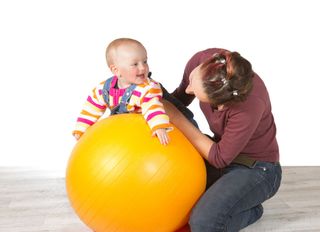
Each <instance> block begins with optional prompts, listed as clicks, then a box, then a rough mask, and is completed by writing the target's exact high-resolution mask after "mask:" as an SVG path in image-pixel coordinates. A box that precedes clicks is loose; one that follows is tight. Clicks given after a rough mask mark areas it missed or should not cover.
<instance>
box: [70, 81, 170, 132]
mask: <svg viewBox="0 0 320 232" xmlns="http://www.w3.org/2000/svg"><path fill="white" fill-rule="evenodd" d="M117 80H118V78H117V77H116V76H114V78H113V80H112V82H111V85H110V90H109V105H107V103H106V102H105V100H104V98H103V86H104V83H105V81H103V82H101V83H100V84H99V85H98V86H97V87H95V88H94V89H93V90H92V92H91V94H90V95H89V96H88V97H87V100H86V101H85V104H84V106H83V108H82V110H81V112H80V115H79V117H78V119H77V123H76V126H75V130H74V131H73V132H72V134H79V135H82V134H83V133H84V132H85V131H86V130H87V128H88V127H90V126H92V125H93V124H94V123H96V122H97V121H98V120H99V119H100V118H101V117H102V115H103V114H104V113H105V111H106V110H107V109H110V110H111V109H113V108H114V107H116V106H117V105H118V104H119V103H120V101H121V98H122V96H123V94H124V92H125V90H126V89H118V88H115V86H116V83H117ZM161 98H162V90H161V87H160V85H159V84H158V83H157V82H155V81H154V80H151V79H149V78H147V79H146V81H145V82H144V83H142V84H140V85H137V86H136V88H135V89H134V90H133V92H132V96H131V98H130V100H129V102H128V104H127V110H128V111H129V112H131V113H141V114H142V115H143V116H144V118H145V120H146V122H147V124H148V125H149V127H150V129H151V131H152V132H154V131H155V130H157V129H160V128H165V129H167V130H172V129H173V127H172V126H171V125H170V124H169V117H168V115H167V114H166V113H165V111H164V108H163V105H162V103H161V102H160V99H161Z"/></svg>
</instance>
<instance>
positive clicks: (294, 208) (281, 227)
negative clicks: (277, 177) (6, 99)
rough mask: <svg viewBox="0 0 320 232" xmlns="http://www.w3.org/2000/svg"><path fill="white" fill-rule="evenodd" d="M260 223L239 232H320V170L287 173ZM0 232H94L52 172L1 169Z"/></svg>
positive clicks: (286, 170) (294, 169) (293, 169)
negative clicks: (87, 225)
mask: <svg viewBox="0 0 320 232" xmlns="http://www.w3.org/2000/svg"><path fill="white" fill-rule="evenodd" d="M264 209H265V213H264V216H263V217H262V219H260V220H259V221H258V222H257V223H255V224H254V225H252V226H249V227H248V228H246V229H245V230H242V231H241V232H260V231H268V232H269V231H274V232H280V231H281V232H285V231H286V232H298V231H299V232H302V231H306V232H312V231H314V232H315V231H318V232H319V231H320V166H317V167H284V168H283V181H282V185H281V188H280V190H279V192H278V194H277V195H276V196H275V197H273V198H272V199H270V200H269V201H267V202H266V203H265V204H264ZM0 232H90V229H89V228H87V227H86V226H85V225H84V224H83V223H82V222H81V221H80V220H79V219H78V217H77V216H76V214H75V213H74V212H73V210H72V208H71V207H70V205H69V201H68V199H67V196H66V191H65V180H64V178H63V177H61V175H60V176H59V175H57V173H54V172H47V171H40V170H34V169H28V168H8V167H3V168H0Z"/></svg>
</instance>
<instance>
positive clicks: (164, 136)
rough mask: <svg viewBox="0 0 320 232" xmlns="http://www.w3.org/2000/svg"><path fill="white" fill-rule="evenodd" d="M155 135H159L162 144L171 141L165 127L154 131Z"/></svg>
mask: <svg viewBox="0 0 320 232" xmlns="http://www.w3.org/2000/svg"><path fill="white" fill-rule="evenodd" d="M154 135H157V137H158V139H159V140H160V143H161V144H162V145H167V144H168V143H169V136H168V133H167V131H166V129H164V128H161V129H157V130H155V132H154V133H153V136H154Z"/></svg>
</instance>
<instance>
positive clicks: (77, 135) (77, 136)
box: [73, 133, 81, 140]
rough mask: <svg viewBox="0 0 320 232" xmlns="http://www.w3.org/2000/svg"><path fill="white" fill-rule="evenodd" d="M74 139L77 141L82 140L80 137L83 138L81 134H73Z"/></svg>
mask: <svg viewBox="0 0 320 232" xmlns="http://www.w3.org/2000/svg"><path fill="white" fill-rule="evenodd" d="M73 137H75V139H76V140H79V139H80V137H81V135H80V134H77V133H75V134H73Z"/></svg>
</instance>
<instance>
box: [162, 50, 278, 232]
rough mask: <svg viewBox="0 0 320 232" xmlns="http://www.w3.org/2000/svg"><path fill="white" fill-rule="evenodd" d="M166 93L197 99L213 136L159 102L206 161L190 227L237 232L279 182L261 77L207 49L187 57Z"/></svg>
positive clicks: (235, 57) (230, 55)
mask: <svg viewBox="0 0 320 232" xmlns="http://www.w3.org/2000/svg"><path fill="white" fill-rule="evenodd" d="M172 96H173V97H175V98H176V99H178V100H180V101H181V102H182V103H183V104H184V105H185V106H187V105H189V104H190V103H191V102H192V101H193V100H194V99H195V98H197V99H198V100H199V102H200V108H201V110H202V112H203V114H204V115H205V117H206V119H207V122H208V125H209V127H210V129H211V131H212V132H213V135H214V136H213V137H212V138H211V137H209V136H207V135H204V134H202V133H201V132H200V131H199V130H198V129H197V128H196V127H195V126H194V125H193V124H192V123H190V122H189V121H188V119H187V118H186V117H185V116H184V115H183V114H182V113H181V112H180V111H179V110H178V109H177V108H176V107H175V106H174V105H172V104H171V103H170V102H168V101H164V105H165V110H166V112H167V114H168V115H169V118H170V121H171V122H172V123H173V124H175V125H176V126H177V127H178V128H179V129H180V130H181V131H182V132H183V133H184V134H185V136H186V137H187V138H188V139H189V140H190V141H191V143H192V144H193V145H194V146H195V147H196V148H197V150H198V151H199V152H200V153H201V155H202V156H203V158H204V159H205V161H206V167H207V189H206V191H205V193H204V194H203V195H202V197H201V198H200V199H199V201H198V202H197V204H196V205H195V207H194V209H193V211H192V214H191V218H190V221H189V224H190V228H191V231H192V232H209V231H210V232H217V231H239V230H240V229H242V228H244V227H246V226H248V225H250V224H252V223H254V222H255V221H257V220H258V219H259V218H260V217H261V216H262V214H263V207H262V203H263V202H264V201H265V200H267V199H269V198H271V197H272V196H273V195H274V194H275V193H276V192H277V190H278V188H279V186H280V182H281V166H280V164H279V149H278V144H277V140H276V125H275V122H274V118H273V115H272V112H271V103H270V99H269V95H268V91H267V89H266V87H265V85H264V83H263V81H262V80H261V78H260V77H259V76H258V75H257V74H256V73H254V72H253V70H252V67H251V64H250V62H249V61H247V60H246V59H245V58H243V57H242V56H240V54H239V53H237V52H229V51H227V50H224V49H217V48H211V49H207V50H204V51H200V52H198V53H196V54H195V55H194V56H193V57H192V58H191V59H190V60H189V62H188V63H187V65H186V68H185V72H184V76H183V79H182V82H181V84H180V86H179V87H178V88H177V89H176V90H175V91H174V92H173V93H172ZM190 171H192V170H190Z"/></svg>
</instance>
